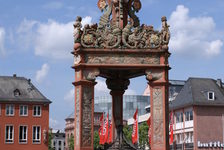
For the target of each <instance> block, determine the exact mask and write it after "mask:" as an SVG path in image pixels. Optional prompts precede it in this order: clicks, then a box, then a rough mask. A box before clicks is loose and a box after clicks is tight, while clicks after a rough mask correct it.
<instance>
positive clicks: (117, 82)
mask: <svg viewBox="0 0 224 150" xmlns="http://www.w3.org/2000/svg"><path fill="white" fill-rule="evenodd" d="M106 83H107V87H108V88H109V89H110V90H111V92H110V94H111V96H112V119H113V127H114V128H115V133H114V134H113V139H115V138H116V136H118V137H119V139H120V140H122V139H123V138H122V130H123V94H124V92H125V90H126V89H127V88H128V85H129V84H130V81H129V80H128V79H107V81H106ZM120 142H122V141H120Z"/></svg>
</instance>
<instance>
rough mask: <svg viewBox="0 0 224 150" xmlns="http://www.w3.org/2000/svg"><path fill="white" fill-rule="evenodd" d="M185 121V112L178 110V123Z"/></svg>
mask: <svg viewBox="0 0 224 150" xmlns="http://www.w3.org/2000/svg"><path fill="white" fill-rule="evenodd" d="M179 122H183V113H182V112H177V113H176V123H179Z"/></svg>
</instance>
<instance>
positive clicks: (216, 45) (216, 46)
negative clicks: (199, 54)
mask: <svg viewBox="0 0 224 150" xmlns="http://www.w3.org/2000/svg"><path fill="white" fill-rule="evenodd" d="M222 46H223V42H222V41H221V40H215V41H212V42H211V43H210V44H209V46H208V48H207V49H206V53H207V54H208V55H209V56H213V55H218V54H219V53H220V52H221V48H222Z"/></svg>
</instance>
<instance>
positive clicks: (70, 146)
mask: <svg viewBox="0 0 224 150" xmlns="http://www.w3.org/2000/svg"><path fill="white" fill-rule="evenodd" d="M68 147H69V150H73V149H74V135H73V134H72V135H71V137H70V138H69V139H68Z"/></svg>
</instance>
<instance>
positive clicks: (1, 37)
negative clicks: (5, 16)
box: [0, 27, 5, 56]
mask: <svg viewBox="0 0 224 150" xmlns="http://www.w3.org/2000/svg"><path fill="white" fill-rule="evenodd" d="M4 45H5V29H4V28H1V27H0V56H4V55H5V46H4Z"/></svg>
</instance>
